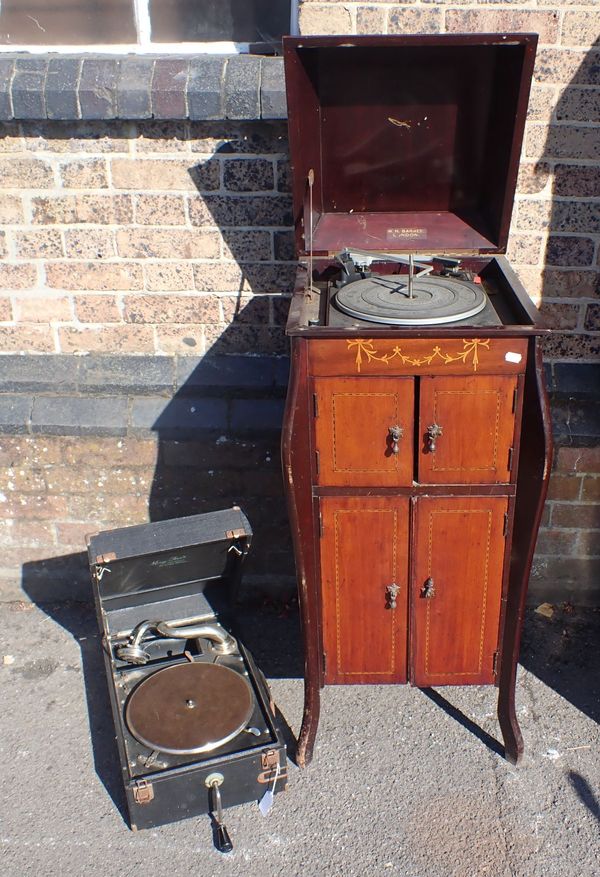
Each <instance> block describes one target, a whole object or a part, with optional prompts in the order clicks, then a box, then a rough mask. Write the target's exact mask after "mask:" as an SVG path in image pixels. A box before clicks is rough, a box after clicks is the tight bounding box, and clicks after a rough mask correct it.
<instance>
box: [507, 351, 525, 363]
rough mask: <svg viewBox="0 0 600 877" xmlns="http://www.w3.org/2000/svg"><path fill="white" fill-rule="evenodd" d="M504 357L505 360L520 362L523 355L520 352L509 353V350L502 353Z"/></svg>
mask: <svg viewBox="0 0 600 877" xmlns="http://www.w3.org/2000/svg"><path fill="white" fill-rule="evenodd" d="M504 359H505V360H506V361H507V362H521V360H522V359H523V355H522V354H521V353H511V351H510V350H509V351H508V353H505V354H504Z"/></svg>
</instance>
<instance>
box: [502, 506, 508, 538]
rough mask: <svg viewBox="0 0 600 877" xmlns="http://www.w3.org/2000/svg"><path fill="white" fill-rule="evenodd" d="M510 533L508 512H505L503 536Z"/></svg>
mask: <svg viewBox="0 0 600 877" xmlns="http://www.w3.org/2000/svg"><path fill="white" fill-rule="evenodd" d="M507 533H508V512H504V527H503V528H502V535H503V536H506V535H507Z"/></svg>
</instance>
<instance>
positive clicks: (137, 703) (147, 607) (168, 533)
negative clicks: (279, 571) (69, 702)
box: [89, 507, 287, 852]
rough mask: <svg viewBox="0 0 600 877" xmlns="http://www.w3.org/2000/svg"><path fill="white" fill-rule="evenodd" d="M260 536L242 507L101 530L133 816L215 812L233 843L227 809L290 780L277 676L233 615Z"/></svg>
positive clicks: (147, 822) (100, 559) (97, 551)
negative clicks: (270, 683)
mask: <svg viewBox="0 0 600 877" xmlns="http://www.w3.org/2000/svg"><path fill="white" fill-rule="evenodd" d="M251 535H252V531H251V529H250V525H249V523H248V521H247V519H246V517H245V516H244V515H243V513H242V512H241V511H240V509H239V508H237V507H234V508H232V509H229V510H225V511H220V512H212V513H209V514H204V515H195V516H193V517H189V518H182V519H179V520H174V521H162V522H159V523H154V524H144V525H140V526H137V527H128V528H125V529H121V530H113V531H110V532H104V533H98V534H97V535H95V536H92V537H90V539H89V556H90V564H91V569H92V576H93V583H94V595H95V601H96V608H97V612H98V618H99V622H100V627H101V630H102V633H103V647H104V658H105V665H106V670H107V677H108V684H109V692H110V698H111V704H112V709H113V718H114V722H115V730H116V737H117V743H118V748H119V755H120V759H121V770H122V775H123V781H124V784H125V792H126V797H127V803H128V807H129V812H130V817H131V827H132V828H133V829H137V828H148V827H151V826H155V825H160V824H163V823H165V822H170V821H173V820H177V819H182V818H185V817H189V816H196V815H199V814H202V813H212V815H213V825H214V831H215V845H216V846H217V848H218V849H220V850H221V851H223V852H228V851H230V850H231V849H232V843H231V839H230V837H229V835H228V833H227V829H226V828H225V825H224V822H223V812H222V811H223V808H224V807H229V806H232V805H234V804H240V803H244V802H248V801H252V800H256V801H261V800H262V799H264V798H265V795H266V796H267V797H266V799H265V800H267V801H268V800H269V799H270V797H271V795H272V794H273V793H274V792H278V791H280V790H281V789H283V788H285V785H286V781H287V774H286V760H285V746H284V744H283V742H282V739H281V734H280V731H279V728H278V726H277V723H276V718H275V708H274V705H273V702H272V700H271V697H270V694H269V690H268V687H267V683H266V681H265V679H264V677H263V675H262V674H261V673H260V671H259V670H258V669H257V667H256V665H255V663H254V661H253V659H252V657H251V655H250V654H249V653H248V652H247V650H246V649H245V648H244V646H243V644H242V643H241V642H240V641H239V640H238V639H237V638H236V637H234V636H233V635H232V633H231V632H230V631H229V629H228V628H229V626H230V625H229V622H227V625H226V626H225V624H224V622H225V621H226V620H227V603H228V599H227V598H228V596H229V594H228V592H230V591H231V589H234V588H235V587H236V586H237V583H238V582H239V578H240V575H241V570H242V562H243V561H244V559H245V557H246V555H247V553H248V550H249V547H250V542H251Z"/></svg>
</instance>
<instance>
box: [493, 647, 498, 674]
mask: <svg viewBox="0 0 600 877" xmlns="http://www.w3.org/2000/svg"><path fill="white" fill-rule="evenodd" d="M492 673H493V674H494V676H497V675H498V652H497V651H496V652H494V657H493V658H492Z"/></svg>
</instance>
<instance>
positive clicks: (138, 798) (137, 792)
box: [133, 780, 154, 804]
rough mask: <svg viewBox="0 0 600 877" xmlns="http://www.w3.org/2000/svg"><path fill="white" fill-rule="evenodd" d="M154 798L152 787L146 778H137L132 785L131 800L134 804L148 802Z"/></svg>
mask: <svg viewBox="0 0 600 877" xmlns="http://www.w3.org/2000/svg"><path fill="white" fill-rule="evenodd" d="M153 798H154V787H153V786H152V783H149V782H148V780H138V781H137V782H136V784H135V785H134V787H133V800H134V801H135V803H136V804H149V803H150V801H152V799H153Z"/></svg>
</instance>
